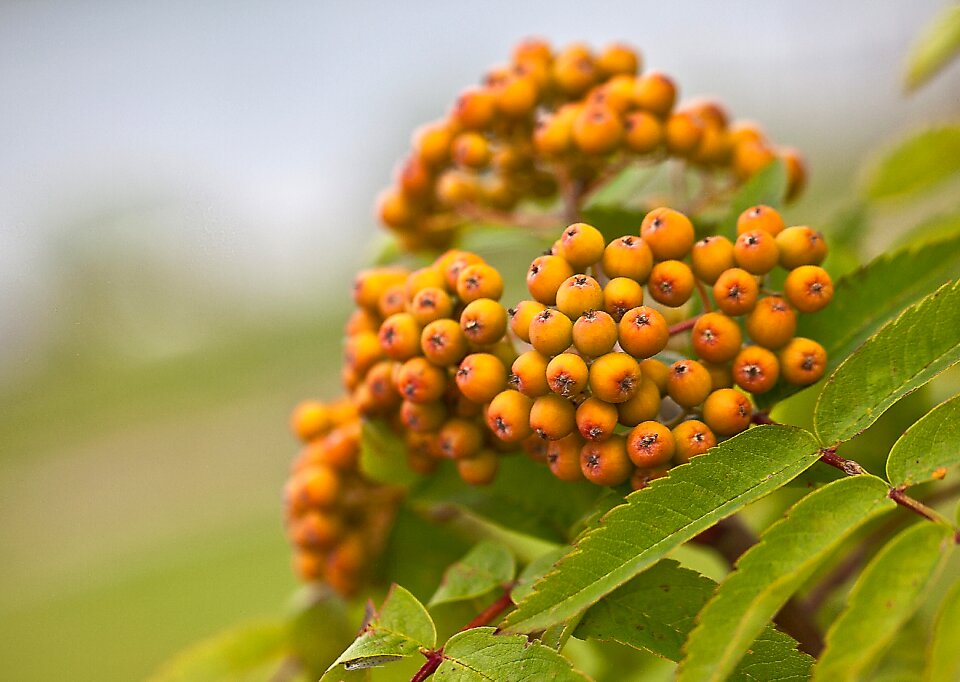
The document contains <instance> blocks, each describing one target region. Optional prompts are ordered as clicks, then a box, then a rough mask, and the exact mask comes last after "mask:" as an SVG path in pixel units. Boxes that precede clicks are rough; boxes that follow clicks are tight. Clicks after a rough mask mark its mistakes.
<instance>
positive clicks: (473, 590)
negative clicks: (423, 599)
mask: <svg viewBox="0 0 960 682" xmlns="http://www.w3.org/2000/svg"><path fill="white" fill-rule="evenodd" d="M516 570H517V565H516V562H515V561H514V559H513V555H512V554H511V553H510V550H508V549H507V548H506V547H504V546H503V545H501V544H499V543H496V542H490V541H488V540H484V541H482V542H479V543H477V545H476V546H475V547H474V548H473V549H471V550H470V551H469V552H467V555H466V556H465V557H463V559H461V560H460V561H458V562H457V563H455V564H453V565H452V566H451V567H450V568H448V569H447V572H446V573H444V575H443V580H442V581H441V582H440V586H439V587H438V588H437V591H436V592H435V593H434V595H433V597H431V598H430V604H429V605H430V606H434V605H436V604H442V603H444V602H453V601H465V600H468V599H475V598H476V597H482V596H483V595H485V594H487V593H488V592H490V591H491V590H495V589H497V588H498V587H503V586H504V585H506V584H507V583H509V582H510V581H511V580H513V576H514V573H515V572H516Z"/></svg>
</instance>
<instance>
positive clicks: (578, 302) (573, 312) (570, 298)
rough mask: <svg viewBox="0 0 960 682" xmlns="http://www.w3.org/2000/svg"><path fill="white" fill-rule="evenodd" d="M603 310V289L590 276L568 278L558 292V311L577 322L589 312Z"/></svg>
mask: <svg viewBox="0 0 960 682" xmlns="http://www.w3.org/2000/svg"><path fill="white" fill-rule="evenodd" d="M602 308H603V289H602V288H601V287H600V284H599V283H598V282H597V280H595V279H594V278H593V277H590V276H589V275H574V276H573V277H568V278H567V279H565V280H564V281H563V284H561V285H560V289H559V290H558V291H557V310H559V311H560V312H561V313H563V314H564V315H566V316H567V317H569V318H570V319H571V320H576V319H577V318H578V317H580V316H581V315H583V314H584V313H585V312H587V311H588V310H600V309H602Z"/></svg>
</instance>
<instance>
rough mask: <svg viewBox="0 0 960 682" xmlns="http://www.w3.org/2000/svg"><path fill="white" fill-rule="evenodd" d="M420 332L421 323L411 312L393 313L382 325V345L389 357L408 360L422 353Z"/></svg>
mask: <svg viewBox="0 0 960 682" xmlns="http://www.w3.org/2000/svg"><path fill="white" fill-rule="evenodd" d="M420 332H421V328H420V324H419V323H418V322H417V321H416V319H415V318H414V317H413V315H411V314H410V313H397V314H396V315H391V316H390V317H388V318H387V319H386V320H384V321H383V324H382V325H380V331H379V334H378V338H379V341H380V347H381V348H382V349H383V352H384V354H385V355H386V356H387V357H389V358H392V359H394V360H407V359H409V358H412V357H413V356H414V355H419V354H420Z"/></svg>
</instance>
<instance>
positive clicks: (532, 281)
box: [527, 255, 574, 305]
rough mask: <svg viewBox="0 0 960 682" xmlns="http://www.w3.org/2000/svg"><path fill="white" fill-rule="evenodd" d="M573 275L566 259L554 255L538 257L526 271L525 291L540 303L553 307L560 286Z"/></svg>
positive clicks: (571, 267)
mask: <svg viewBox="0 0 960 682" xmlns="http://www.w3.org/2000/svg"><path fill="white" fill-rule="evenodd" d="M573 274H574V273H573V266H571V265H570V263H569V262H568V261H567V260H566V259H564V258H561V257H560V256H554V255H548V256H540V257H539V258H536V259H534V261H533V263H531V264H530V269H529V270H527V289H528V290H529V291H530V295H531V296H533V297H534V298H535V299H536V300H537V301H539V302H540V303H543V304H544V305H553V304H554V303H556V302H557V290H558V289H559V288H560V285H561V284H563V282H564V280H566V279H567V278H568V277H571V276H573Z"/></svg>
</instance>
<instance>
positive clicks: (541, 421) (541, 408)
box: [530, 393, 577, 440]
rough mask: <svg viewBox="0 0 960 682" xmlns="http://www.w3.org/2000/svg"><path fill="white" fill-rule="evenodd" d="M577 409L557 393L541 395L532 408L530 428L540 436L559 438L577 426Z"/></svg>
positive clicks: (549, 438)
mask: <svg viewBox="0 0 960 682" xmlns="http://www.w3.org/2000/svg"><path fill="white" fill-rule="evenodd" d="M576 409H577V408H575V407H574V406H573V403H571V402H570V401H569V400H567V399H566V398H563V397H561V396H559V395H557V394H555V393H551V394H549V395H543V396H540V397H539V398H537V399H536V400H534V401H533V407H531V408H530V428H531V429H533V432H534V433H535V434H536V435H538V436H539V437H540V438H543V439H545V440H559V439H561V438H563V437H564V436H566V435H568V434H570V433H572V432H573V430H574V429H575V428H577V424H576Z"/></svg>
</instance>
